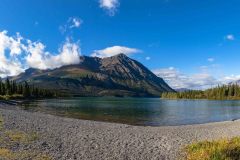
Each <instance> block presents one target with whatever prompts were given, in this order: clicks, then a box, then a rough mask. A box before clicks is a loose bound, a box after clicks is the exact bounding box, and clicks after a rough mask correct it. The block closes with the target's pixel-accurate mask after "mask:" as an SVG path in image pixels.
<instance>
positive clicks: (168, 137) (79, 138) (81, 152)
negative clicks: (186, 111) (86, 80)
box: [0, 104, 240, 160]
mask: <svg viewBox="0 0 240 160" xmlns="http://www.w3.org/2000/svg"><path fill="white" fill-rule="evenodd" d="M7 107H8V105H3V104H0V114H1V115H2V117H3V119H4V126H5V128H6V129H13V130H15V129H18V130H21V131H24V132H37V133H38V134H39V135H40V139H39V140H38V141H37V142H36V143H34V144H31V145H30V146H27V147H28V148H29V147H31V148H37V149H38V150H40V151H41V152H43V153H47V154H49V155H51V157H53V159H59V160H61V159H62V160H64V159H93V160H94V159H99V160H101V159H140V160H141V159H142V160H145V159H166V160H168V159H169V160H174V159H179V157H181V156H182V155H183V152H182V149H183V147H184V146H186V145H187V144H189V143H191V142H196V141H202V140H214V139H219V138H231V137H235V136H240V130H239V129H238V128H239V127H240V120H235V121H224V122H214V123H206V124H194V125H182V126H160V127H155V126H153V127H151V126H133V125H127V124H119V123H108V122H98V121H90V120H80V119H72V118H65V117H58V116H54V115H48V114H44V113H39V112H27V111H23V110H14V109H7ZM21 147H23V148H24V146H20V149H23V148H21ZM25 147H26V146H25Z"/></svg>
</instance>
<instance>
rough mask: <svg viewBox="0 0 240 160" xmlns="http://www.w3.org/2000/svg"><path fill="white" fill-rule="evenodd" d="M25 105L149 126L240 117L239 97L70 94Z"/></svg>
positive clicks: (70, 114) (85, 117)
mask: <svg viewBox="0 0 240 160" xmlns="http://www.w3.org/2000/svg"><path fill="white" fill-rule="evenodd" d="M22 108H23V109H24V110H28V111H34V112H36V111H37V112H43V113H47V114H53V115H58V116H64V117H70V118H78V119H86V120H95V121H107V122H117V123H125V124H131V125H143V126H145V125H147V126H174V125H186V124H199V123H208V122H218V121H227V120H233V119H240V101H217V100H163V99H160V98H112V97H99V98H85V97H84V98H70V99H50V100H38V101H33V102H27V103H25V104H23V106H22Z"/></svg>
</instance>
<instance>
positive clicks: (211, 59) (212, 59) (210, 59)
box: [207, 58, 215, 62]
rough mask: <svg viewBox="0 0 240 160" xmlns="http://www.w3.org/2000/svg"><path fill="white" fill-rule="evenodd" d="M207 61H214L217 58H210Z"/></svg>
mask: <svg viewBox="0 0 240 160" xmlns="http://www.w3.org/2000/svg"><path fill="white" fill-rule="evenodd" d="M207 61H208V62H214V61H215V59H214V58H208V59H207Z"/></svg>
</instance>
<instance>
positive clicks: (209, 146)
mask: <svg viewBox="0 0 240 160" xmlns="http://www.w3.org/2000/svg"><path fill="white" fill-rule="evenodd" d="M239 159H240V137H235V138H232V139H220V140H216V141H211V142H210V141H203V142H198V143H193V144H190V145H188V146H187V147H186V160H239Z"/></svg>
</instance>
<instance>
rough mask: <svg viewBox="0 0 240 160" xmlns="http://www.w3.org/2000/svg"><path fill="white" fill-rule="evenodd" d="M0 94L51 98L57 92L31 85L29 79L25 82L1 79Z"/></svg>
mask: <svg viewBox="0 0 240 160" xmlns="http://www.w3.org/2000/svg"><path fill="white" fill-rule="evenodd" d="M0 96H1V97H4V96H9V97H14V96H18V97H22V98H51V97H54V96H56V93H55V92H54V91H51V90H47V89H40V88H38V87H34V86H33V85H29V83H28V82H27V81H25V82H23V83H16V81H14V80H13V81H12V80H9V79H6V80H5V81H2V80H1V79H0Z"/></svg>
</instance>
